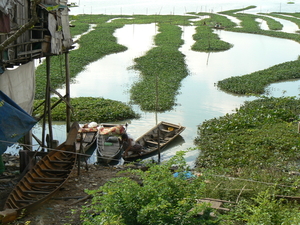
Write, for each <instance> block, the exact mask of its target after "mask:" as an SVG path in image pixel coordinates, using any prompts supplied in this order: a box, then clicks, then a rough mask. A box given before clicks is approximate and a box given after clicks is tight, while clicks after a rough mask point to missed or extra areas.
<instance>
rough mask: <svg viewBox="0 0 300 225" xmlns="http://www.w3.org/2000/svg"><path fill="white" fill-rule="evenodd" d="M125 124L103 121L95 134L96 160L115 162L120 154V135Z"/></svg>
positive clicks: (124, 128)
mask: <svg viewBox="0 0 300 225" xmlns="http://www.w3.org/2000/svg"><path fill="white" fill-rule="evenodd" d="M126 129H127V124H126V125H116V124H108V123H103V124H100V128H99V131H98V134H97V153H98V159H99V160H98V162H100V163H102V164H110V163H112V164H117V163H118V162H119V161H118V160H119V159H120V158H121V155H122V146H121V143H120V141H119V140H120V137H121V135H122V134H124V133H126Z"/></svg>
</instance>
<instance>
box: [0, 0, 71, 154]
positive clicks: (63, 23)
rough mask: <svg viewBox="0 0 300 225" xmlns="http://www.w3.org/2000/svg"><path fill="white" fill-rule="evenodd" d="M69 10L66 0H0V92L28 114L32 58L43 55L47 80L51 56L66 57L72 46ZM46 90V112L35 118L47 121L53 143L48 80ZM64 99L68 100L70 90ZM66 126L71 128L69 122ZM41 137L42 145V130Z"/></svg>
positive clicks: (31, 94)
mask: <svg viewBox="0 0 300 225" xmlns="http://www.w3.org/2000/svg"><path fill="white" fill-rule="evenodd" d="M68 11H69V10H68V6H67V0H0V91H1V92H3V93H4V94H5V95H7V96H8V97H9V98H10V99H12V100H13V101H14V102H15V103H16V104H17V105H19V106H20V107H21V108H22V109H23V110H24V111H26V112H27V113H28V114H29V115H31V114H32V110H33V100H34V93H35V64H34V61H35V60H36V59H41V58H46V62H47V64H48V65H47V71H45V77H46V78H47V80H48V81H50V79H49V78H50V72H49V71H50V70H48V68H50V57H51V56H53V55H60V54H65V56H66V59H68V58H67V57H68V52H69V50H70V49H72V48H73V41H72V38H71V34H70V25H69V14H68ZM66 67H69V64H68V63H66ZM66 71H69V69H68V68H66ZM66 81H68V74H67V72H66ZM66 83H67V82H66ZM66 85H68V84H66ZM45 90H46V91H45V96H46V97H45V108H46V110H45V112H46V113H45V115H43V117H42V118H38V120H43V121H44V124H45V123H46V121H47V122H48V124H49V135H50V143H52V131H51V129H52V128H51V106H50V83H49V82H48V83H47V87H45ZM63 98H64V101H65V102H68V101H69V93H66V96H63ZM67 105H68V104H67ZM67 108H68V106H67ZM67 112H68V109H67ZM67 115H68V113H67ZM0 119H1V118H0ZM21 119H22V118H21ZM0 122H1V121H0ZM2 123H5V121H2ZM67 125H68V126H69V127H70V124H68V121H67ZM4 132H5V131H4ZM42 136H43V140H42V141H40V142H39V143H40V144H41V145H44V142H45V140H44V137H45V133H44V130H43V135H42ZM0 140H1V138H0ZM28 140H30V138H29V139H28ZM50 147H51V146H50ZM4 151H5V150H4ZM2 153H3V149H1V147H0V154H2Z"/></svg>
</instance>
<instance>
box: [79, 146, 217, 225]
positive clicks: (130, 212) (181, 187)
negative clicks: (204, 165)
mask: <svg viewBox="0 0 300 225" xmlns="http://www.w3.org/2000/svg"><path fill="white" fill-rule="evenodd" d="M183 155H184V153H183V152H178V153H177V155H176V156H174V157H173V158H172V159H171V160H170V161H168V162H166V163H164V164H162V165H156V164H148V166H149V169H148V170H147V171H145V172H143V171H141V170H131V171H130V174H131V175H130V176H126V177H122V178H115V179H112V180H111V181H110V182H108V183H106V184H105V185H104V186H102V187H100V188H99V190H95V191H87V193H88V194H92V195H93V200H92V206H87V207H84V208H83V214H82V216H81V218H82V220H83V224H85V225H88V224H141V225H142V224H172V225H173V224H174V225H175V224H217V220H216V219H213V218H212V217H211V216H210V215H209V212H211V211H212V209H211V208H210V205H209V204H205V203H197V201H196V199H199V198H201V197H203V192H204V190H205V183H204V180H203V178H202V177H194V178H192V179H185V178H184V176H179V177H174V176H173V172H172V171H171V170H170V168H171V166H177V167H178V170H177V172H178V173H183V174H184V173H186V172H187V169H188V167H187V166H186V164H185V160H184V158H183ZM137 180H138V181H139V183H142V184H141V185H139V183H138V182H137ZM91 211H93V214H92V215H91V213H90V212H91ZM198 212H205V213H204V214H203V216H195V215H197V213H198Z"/></svg>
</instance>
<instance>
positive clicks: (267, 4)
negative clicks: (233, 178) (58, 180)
mask: <svg viewBox="0 0 300 225" xmlns="http://www.w3.org/2000/svg"><path fill="white" fill-rule="evenodd" d="M94 2H95V1H84V5H83V1H81V2H79V4H80V7H78V8H74V9H72V11H71V14H72V13H74V14H78V13H83V11H84V13H91V12H88V10H87V8H88V7H89V5H90V4H91V5H92V4H93V3H94ZM122 2H125V1H119V0H118V1H113V0H110V1H101V4H95V5H93V8H92V10H93V12H92V13H106V14H120V11H122V13H121V14H137V13H142V14H151V13H157V11H159V12H160V13H161V14H164V13H166V14H168V13H169V12H170V11H175V13H176V14H184V13H185V12H186V11H193V10H195V9H197V7H198V10H199V11H200V10H201V8H202V11H204V9H205V11H206V10H210V9H213V10H214V11H221V10H229V9H236V8H242V7H245V6H248V5H255V2H256V3H259V4H257V5H259V6H260V7H258V8H257V9H256V11H259V12H261V11H264V12H266V11H280V9H279V7H280V8H281V10H282V11H284V10H285V9H286V8H291V9H290V11H292V10H296V9H297V8H299V7H298V4H294V5H287V4H286V3H283V2H282V3H280V1H264V2H263V4H264V5H262V3H261V1H251V2H250V3H251V4H250V3H249V4H246V2H245V1H243V4H241V3H240V2H239V1H227V3H226V4H225V3H223V1H201V2H200V1H168V0H165V1H160V3H158V4H155V5H154V4H153V5H151V4H149V2H148V1H130V3H126V2H125V3H122ZM199 2H200V3H201V4H199ZM167 3H170V4H167ZM171 3H172V4H171ZM130 11H131V12H130ZM196 11H197V10H196ZM252 12H253V13H254V12H255V10H252ZM181 28H182V30H183V35H182V38H183V39H184V45H183V46H182V47H181V48H180V51H182V52H183V54H185V55H186V63H187V65H188V69H189V71H190V75H189V76H188V77H186V78H185V79H184V80H183V81H182V83H181V85H182V86H181V89H180V92H181V94H179V95H178V96H177V103H178V106H176V107H175V109H174V110H172V111H170V112H165V113H157V114H156V113H149V112H142V111H141V110H140V109H139V107H138V106H134V109H135V110H136V111H137V112H139V113H141V118H140V119H137V120H129V121H122V122H128V123H129V128H128V131H129V133H130V134H132V135H133V136H134V137H136V138H137V137H139V136H140V135H142V134H143V133H145V132H146V131H147V130H149V129H150V128H151V127H153V126H154V125H155V124H156V122H159V121H168V122H171V123H176V124H181V125H183V126H186V130H185V131H184V132H183V133H182V135H181V136H182V137H181V138H179V139H177V140H176V141H175V142H174V143H172V144H171V145H170V146H169V147H168V148H167V149H166V150H165V151H164V152H163V153H162V155H161V158H162V160H166V159H169V158H170V157H172V156H173V155H174V154H175V153H176V151H179V150H186V149H189V148H194V147H195V146H194V144H193V141H194V139H195V137H196V136H197V126H198V125H199V124H201V123H202V122H203V121H205V120H208V119H211V118H214V117H220V116H223V115H225V114H226V113H232V112H234V110H235V109H236V108H238V107H239V106H240V105H241V104H243V103H244V101H250V100H254V99H255V97H245V96H235V95H231V94H227V93H224V92H222V91H220V90H218V89H217V87H216V85H215V84H216V83H217V82H218V81H219V80H222V79H224V78H227V77H231V76H240V75H244V74H248V73H251V72H255V71H258V70H262V69H266V68H269V67H271V66H272V65H275V64H278V63H282V62H286V61H291V60H295V59H297V57H298V54H299V52H300V45H299V44H298V43H296V42H294V41H290V40H286V39H278V38H272V37H266V36H262V35H253V34H243V33H234V32H227V31H224V30H218V31H216V32H217V34H218V35H219V36H220V38H221V39H222V40H224V41H227V42H230V43H232V44H233V45H234V47H233V48H231V49H230V50H228V51H224V52H218V53H201V52H194V51H192V50H191V45H192V44H193V43H194V41H193V40H192V35H193V34H194V33H195V27H193V26H189V27H181ZM284 29H286V30H289V31H290V32H292V30H293V29H294V30H295V27H294V24H292V23H285V24H284ZM156 34H157V27H156V26H155V24H141V25H125V26H124V27H123V28H121V29H118V30H116V32H115V34H114V35H115V36H116V37H117V40H118V43H120V44H122V45H125V46H127V47H128V50H127V51H125V52H121V53H118V54H111V55H108V56H106V57H104V58H102V59H101V60H98V61H96V62H93V63H91V64H89V65H88V66H87V67H86V69H85V71H84V72H82V73H80V74H79V75H78V76H77V79H76V83H75V84H72V85H71V97H79V96H85V97H87V96H92V97H104V98H109V99H113V100H118V101H122V102H125V103H128V101H129V99H130V96H129V94H128V90H129V88H130V86H131V84H132V83H133V82H135V81H136V80H137V78H138V75H139V73H138V71H133V70H131V69H129V68H130V67H131V66H132V65H133V59H134V58H137V57H140V56H142V55H144V54H145V53H146V52H147V51H148V50H149V49H151V48H152V47H153V46H154V45H153V37H154V36H155V35H156ZM268 90H269V93H271V95H274V96H276V97H277V96H278V97H279V96H282V95H283V93H284V94H285V95H288V94H292V95H295V96H296V95H298V92H299V82H298V83H297V84H296V85H295V82H284V83H277V84H272V85H271V86H270V87H269V88H268ZM285 90H289V93H287V92H286V91H285ZM291 90H293V91H291ZM58 91H59V92H61V93H62V94H64V90H63V89H60V90H58ZM96 122H101V121H96ZM40 130H41V126H40V125H37V126H36V127H35V128H34V130H33V133H35V134H36V135H38V134H39V133H40ZM65 130H66V128H65V124H64V122H60V123H54V127H53V131H54V139H57V140H59V141H60V142H63V141H64V140H65ZM198 154H199V151H198V150H193V151H191V152H189V153H188V154H187V155H186V160H187V162H188V163H189V164H190V165H193V163H194V161H195V158H196V157H197V156H198Z"/></svg>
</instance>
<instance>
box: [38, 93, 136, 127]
mask: <svg viewBox="0 0 300 225" xmlns="http://www.w3.org/2000/svg"><path fill="white" fill-rule="evenodd" d="M57 101H58V98H51V104H52V105H53V104H54V103H55V102H57ZM41 102H42V100H35V101H34V107H37V106H38V105H39V104H40V103H41ZM71 105H72V113H71V120H72V121H78V122H81V123H89V122H91V121H95V122H97V123H105V122H113V121H120V120H125V119H134V118H139V115H138V114H137V113H135V112H134V111H133V109H132V108H131V107H130V106H129V105H126V104H125V103H122V102H120V101H114V100H110V99H104V98H92V97H79V98H71ZM65 111H66V106H65V104H59V105H58V106H56V107H55V108H54V109H53V110H52V111H51V113H52V114H51V115H52V120H54V121H65V120H66V112H65ZM43 113H44V107H40V108H39V109H38V110H35V111H34V114H33V116H36V117H39V116H41V115H43Z"/></svg>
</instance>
